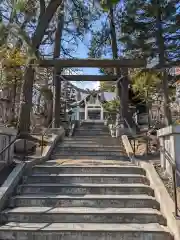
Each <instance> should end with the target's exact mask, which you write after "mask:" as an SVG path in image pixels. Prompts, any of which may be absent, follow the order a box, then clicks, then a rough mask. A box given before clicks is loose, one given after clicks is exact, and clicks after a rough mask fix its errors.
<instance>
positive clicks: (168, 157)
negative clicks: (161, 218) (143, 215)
mask: <svg viewBox="0 0 180 240" xmlns="http://www.w3.org/2000/svg"><path fill="white" fill-rule="evenodd" d="M160 150H161V151H163V152H164V153H165V157H166V159H167V160H168V162H169V164H170V165H171V169H172V180H173V195H174V210H175V211H174V214H175V217H179V214H178V210H179V208H178V201H177V179H176V174H177V175H178V176H179V177H180V171H179V170H178V169H177V167H176V163H175V162H174V161H173V160H172V157H171V155H170V154H169V152H168V151H167V150H166V149H165V148H163V147H161V148H160Z"/></svg>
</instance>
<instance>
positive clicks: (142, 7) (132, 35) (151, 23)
mask: <svg viewBox="0 0 180 240" xmlns="http://www.w3.org/2000/svg"><path fill="white" fill-rule="evenodd" d="M177 2H178V1H177V0H174V1H166V0H162V1H157V0H150V1H149V0H129V1H125V2H124V11H123V13H122V16H121V17H120V19H121V34H120V35H119V40H120V41H121V42H123V43H124V54H126V55H127V56H128V57H131V58H135V57H142V56H143V57H145V58H146V59H147V60H148V61H149V62H150V61H151V60H154V62H155V64H157V63H158V61H159V59H158V58H159V56H160V55H159V54H161V55H162V54H163V55H164V56H163V57H165V61H169V62H171V61H176V60H178V59H179V58H180V42H179V40H178V39H179V37H180V31H179V27H178V25H176V17H177V15H178V12H177V7H176V3H177ZM157 14H159V19H158V18H157ZM160 28H162V34H161V33H160ZM159 34H160V35H161V36H160V37H162V41H161V43H160V42H159ZM159 44H161V46H160V45H159ZM162 44H164V46H163V45H162ZM160 48H161V50H160ZM160 51H161V53H160ZM161 57H162V56H161Z"/></svg>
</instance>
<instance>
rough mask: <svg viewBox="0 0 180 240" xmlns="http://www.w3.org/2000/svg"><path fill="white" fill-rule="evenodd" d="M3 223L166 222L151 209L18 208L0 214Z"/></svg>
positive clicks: (158, 213) (157, 212)
mask: <svg viewBox="0 0 180 240" xmlns="http://www.w3.org/2000/svg"><path fill="white" fill-rule="evenodd" d="M0 217H1V221H2V222H7V221H8V222H21V223H23V222H24V223H27V222H28V223H33V222H36V223H47V222H49V223H52V222H53V223H63V222H64V223H67V222H69V223H71V222H74V223H82V222H83V223H142V224H144V223H159V224H161V225H166V221H165V219H164V217H163V216H162V215H161V213H160V212H159V211H158V210H157V209H151V208H92V207H90V208H87V207H67V208H64V207H55V208H51V207H17V208H14V209H6V210H5V211H3V212H2V213H1V214H0Z"/></svg>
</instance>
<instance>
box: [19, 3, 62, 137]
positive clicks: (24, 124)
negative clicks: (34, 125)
mask: <svg viewBox="0 0 180 240" xmlns="http://www.w3.org/2000/svg"><path fill="white" fill-rule="evenodd" d="M61 3H62V0H51V1H50V2H49V4H48V6H47V8H46V9H45V11H44V12H43V13H42V14H41V16H40V18H39V22H38V25H37V27H36V30H35V32H34V34H33V36H32V39H31V42H32V47H33V50H34V53H36V54H37V51H38V49H39V46H40V44H41V41H42V39H43V37H44V33H45V31H46V29H47V28H48V25H49V22H50V21H51V19H52V18H53V15H54V14H55V12H56V11H57V9H58V7H59V6H60V5H61ZM33 83H34V70H33V68H32V67H31V66H30V65H28V66H27V67H26V69H25V74H24V83H23V87H22V98H23V100H24V102H21V106H20V113H19V126H18V128H19V132H20V133H23V134H28V133H29V131H30V112H31V107H32V90H33ZM30 91H31V92H30Z"/></svg>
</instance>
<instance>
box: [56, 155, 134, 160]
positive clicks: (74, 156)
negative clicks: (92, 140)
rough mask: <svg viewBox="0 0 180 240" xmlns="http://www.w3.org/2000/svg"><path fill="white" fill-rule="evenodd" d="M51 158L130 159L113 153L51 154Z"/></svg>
mask: <svg viewBox="0 0 180 240" xmlns="http://www.w3.org/2000/svg"><path fill="white" fill-rule="evenodd" d="M51 159H57V160H58V159H59V160H63V159H71V160H73V159H74V160H82V159H86V160H102V161H103V160H119V161H123V160H124V161H129V158H128V157H127V156H126V157H125V156H113V155H111V156H110V155H109V156H104V155H98V156H97V155H96V156H95V155H94V156H88V155H62V154H53V155H51Z"/></svg>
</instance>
